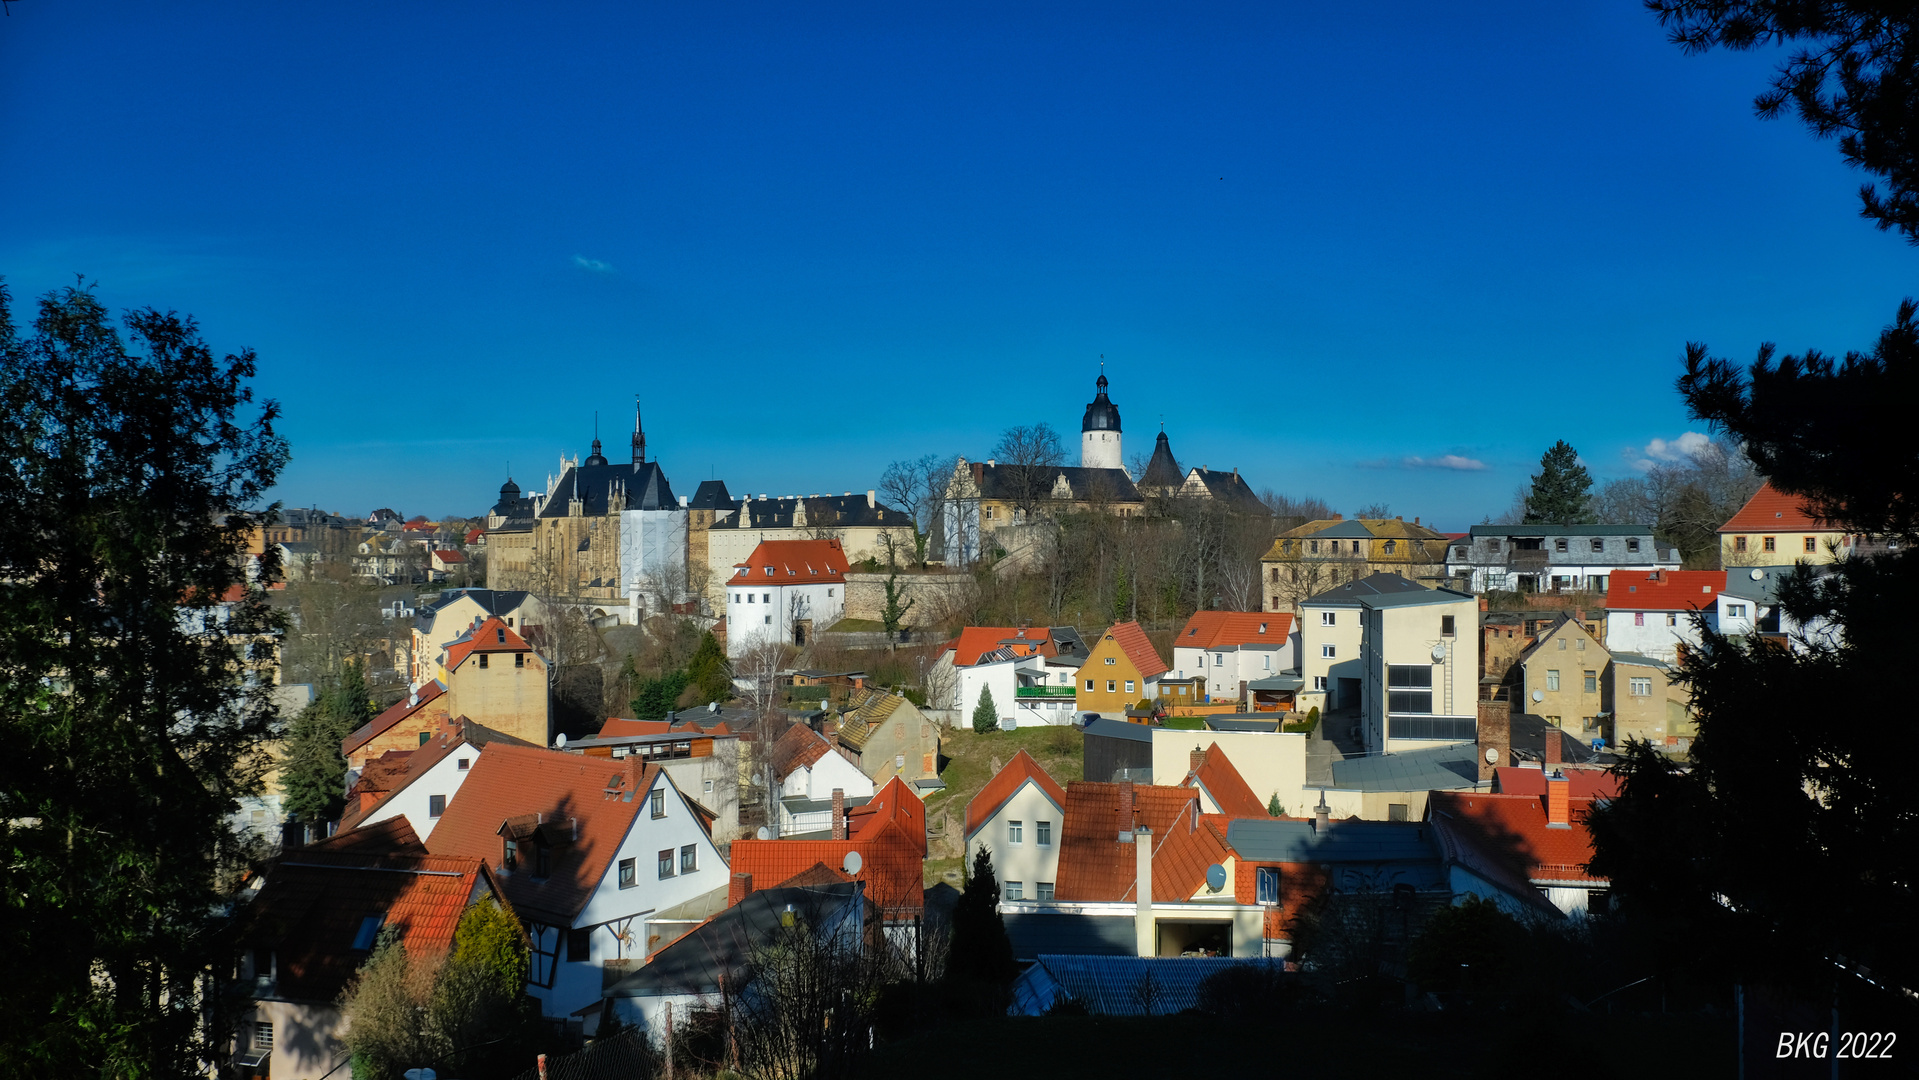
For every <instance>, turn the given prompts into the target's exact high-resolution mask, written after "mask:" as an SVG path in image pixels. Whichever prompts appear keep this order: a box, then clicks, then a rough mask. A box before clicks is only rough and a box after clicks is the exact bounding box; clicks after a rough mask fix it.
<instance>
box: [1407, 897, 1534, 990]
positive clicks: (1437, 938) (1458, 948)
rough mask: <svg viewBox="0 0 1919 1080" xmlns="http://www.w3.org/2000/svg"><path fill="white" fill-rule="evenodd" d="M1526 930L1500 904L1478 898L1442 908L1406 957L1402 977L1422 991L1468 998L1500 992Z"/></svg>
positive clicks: (1509, 983)
mask: <svg viewBox="0 0 1919 1080" xmlns="http://www.w3.org/2000/svg"><path fill="white" fill-rule="evenodd" d="M1524 936H1525V932H1524V928H1522V927H1521V926H1520V925H1519V922H1518V921H1517V920H1515V919H1514V918H1513V917H1512V916H1510V915H1508V914H1506V913H1505V912H1503V911H1501V910H1499V905H1498V904H1495V903H1493V902H1492V901H1490V900H1484V899H1481V898H1480V897H1477V896H1472V897H1467V898H1466V900H1465V901H1464V902H1463V903H1460V904H1456V905H1454V906H1451V907H1445V908H1441V909H1440V910H1438V911H1436V912H1434V913H1433V915H1432V917H1431V918H1430V919H1428V920H1427V921H1426V928H1425V929H1424V930H1421V931H1420V933H1419V936H1418V937H1417V938H1414V939H1413V943H1412V947H1411V948H1410V949H1408V950H1407V953H1406V976H1407V978H1410V979H1411V980H1412V981H1413V982H1415V983H1417V984H1418V985H1419V987H1420V989H1422V990H1425V991H1428V992H1430V993H1435V994H1446V995H1457V996H1458V997H1461V998H1464V999H1466V1000H1469V1001H1470V1000H1474V999H1478V998H1483V997H1484V996H1486V995H1489V994H1504V993H1506V992H1507V991H1509V990H1510V989H1511V987H1512V976H1513V970H1512V969H1513V962H1514V959H1515V954H1516V953H1517V952H1518V951H1519V946H1520V942H1521V940H1522V939H1523V938H1524Z"/></svg>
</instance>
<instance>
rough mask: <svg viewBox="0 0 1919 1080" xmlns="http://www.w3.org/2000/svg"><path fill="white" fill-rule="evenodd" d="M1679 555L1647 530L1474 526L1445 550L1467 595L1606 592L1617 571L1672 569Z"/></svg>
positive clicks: (1450, 568)
mask: <svg viewBox="0 0 1919 1080" xmlns="http://www.w3.org/2000/svg"><path fill="white" fill-rule="evenodd" d="M1677 569H1679V552H1678V551H1677V550H1675V549H1674V548H1672V547H1670V546H1667V545H1663V544H1661V543H1659V542H1658V541H1657V540H1655V539H1653V535H1652V528H1651V527H1650V526H1646V525H1474V526H1473V527H1472V529H1471V530H1469V531H1468V532H1467V534H1466V535H1465V536H1463V537H1460V538H1459V539H1456V540H1454V541H1453V542H1452V543H1451V545H1449V546H1448V547H1447V549H1446V572H1447V575H1448V576H1450V577H1451V578H1453V579H1454V580H1455V581H1457V582H1459V585H1460V587H1461V588H1464V589H1467V590H1469V591H1471V592H1476V593H1480V592H1489V591H1506V592H1560V591H1562V590H1576V589H1577V590H1589V591H1592V592H1605V591H1606V588H1607V584H1608V582H1610V581H1611V579H1612V575H1613V574H1615V573H1618V572H1619V571H1622V570H1629V571H1640V572H1643V571H1647V570H1677Z"/></svg>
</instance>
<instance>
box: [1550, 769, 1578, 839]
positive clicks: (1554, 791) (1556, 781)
mask: <svg viewBox="0 0 1919 1080" xmlns="http://www.w3.org/2000/svg"><path fill="white" fill-rule="evenodd" d="M1571 791H1572V782H1571V781H1569V780H1567V779H1566V774H1565V773H1563V772H1560V771H1559V770H1558V769H1554V770H1552V771H1551V772H1550V773H1548V774H1546V827H1547V828H1548V829H1570V828H1572V827H1573V814H1572V797H1571V794H1570V793H1571Z"/></svg>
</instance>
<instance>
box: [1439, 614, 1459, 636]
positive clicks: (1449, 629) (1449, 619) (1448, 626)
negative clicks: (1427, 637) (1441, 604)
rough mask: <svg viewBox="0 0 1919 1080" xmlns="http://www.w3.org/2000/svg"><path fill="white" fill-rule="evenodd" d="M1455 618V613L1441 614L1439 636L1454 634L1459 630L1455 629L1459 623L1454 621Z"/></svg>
mask: <svg viewBox="0 0 1919 1080" xmlns="http://www.w3.org/2000/svg"><path fill="white" fill-rule="evenodd" d="M1455 618H1456V616H1453V615H1441V616H1440V617H1439V636H1440V637H1452V636H1454V634H1455V633H1456V632H1457V631H1455V630H1454V627H1455V626H1456V625H1457V624H1456V623H1455V622H1454V621H1453V620H1454V619H1455Z"/></svg>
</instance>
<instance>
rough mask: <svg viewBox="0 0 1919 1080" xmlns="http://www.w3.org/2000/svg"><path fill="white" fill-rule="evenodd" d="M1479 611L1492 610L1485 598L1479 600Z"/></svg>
mask: <svg viewBox="0 0 1919 1080" xmlns="http://www.w3.org/2000/svg"><path fill="white" fill-rule="evenodd" d="M1479 610H1481V611H1490V610H1492V607H1491V605H1490V604H1489V603H1488V602H1487V600H1486V598H1485V597H1483V596H1482V597H1480V598H1479Z"/></svg>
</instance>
